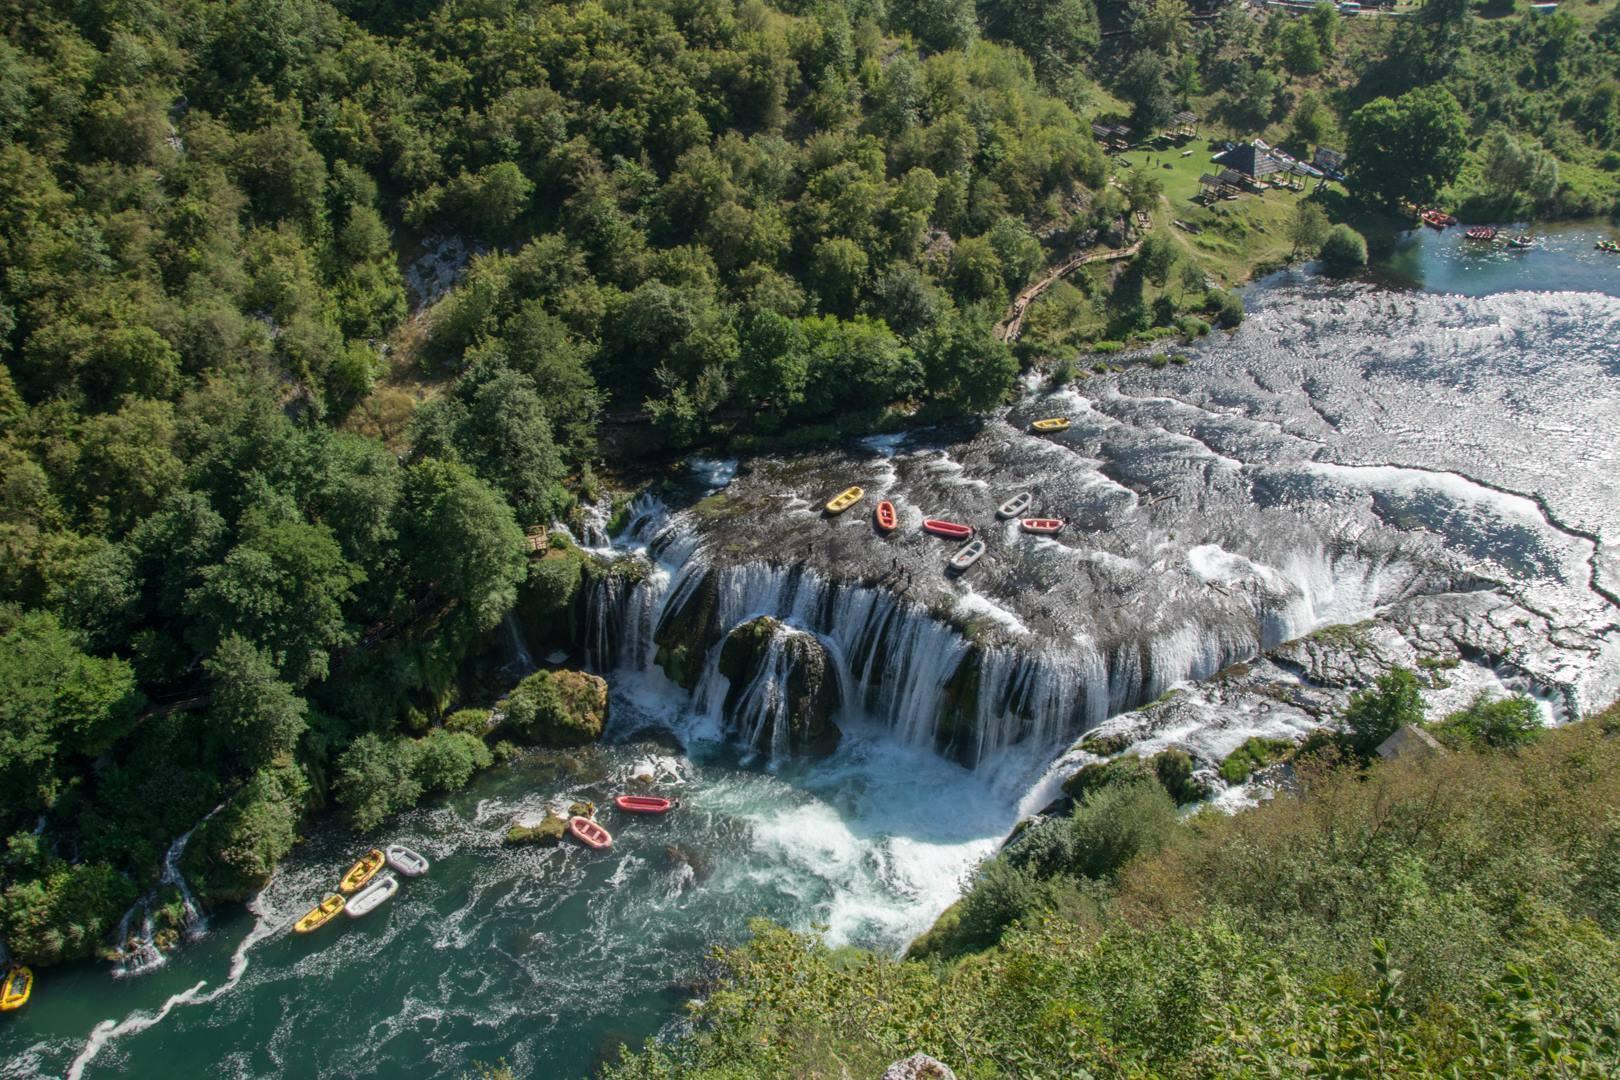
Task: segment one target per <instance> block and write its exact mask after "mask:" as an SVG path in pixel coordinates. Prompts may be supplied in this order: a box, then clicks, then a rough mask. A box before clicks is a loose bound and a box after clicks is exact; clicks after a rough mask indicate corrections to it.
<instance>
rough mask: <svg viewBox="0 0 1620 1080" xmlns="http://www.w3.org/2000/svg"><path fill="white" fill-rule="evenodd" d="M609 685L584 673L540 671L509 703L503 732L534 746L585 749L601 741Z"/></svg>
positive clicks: (525, 680) (517, 691)
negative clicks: (588, 745) (579, 747)
mask: <svg viewBox="0 0 1620 1080" xmlns="http://www.w3.org/2000/svg"><path fill="white" fill-rule="evenodd" d="M607 709H608V692H607V682H606V681H605V680H603V679H602V678H601V676H598V675H590V674H587V673H585V672H583V671H537V672H535V673H534V674H533V675H530V676H528V677H527V678H525V679H524V680H523V681H522V682H520V683H518V684H517V686H516V688H514V689H513V691H512V693H511V696H510V697H508V698H507V700H506V720H505V722H504V723H503V724H502V727H501V730H502V731H503V732H508V733H510V734H511V735H513V736H515V737H516V738H518V739H521V740H522V741H524V742H526V743H529V744H531V745H535V746H545V747H552V748H559V749H560V748H564V747H570V746H584V745H586V744H587V743H593V742H595V741H596V740H597V739H599V738H601V737H602V726H603V724H605V723H606V722H607Z"/></svg>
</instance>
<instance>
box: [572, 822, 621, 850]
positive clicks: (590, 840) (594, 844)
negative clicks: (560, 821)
mask: <svg viewBox="0 0 1620 1080" xmlns="http://www.w3.org/2000/svg"><path fill="white" fill-rule="evenodd" d="M568 831H569V832H571V833H573V834H574V839H575V840H578V841H579V842H580V843H582V844H584V845H585V846H586V847H588V848H595V849H596V850H597V851H606V850H607V849H608V848H610V847H612V846H613V834H612V833H610V832H608V831H607V830H606V829H604V828H602V826H600V825H598V824H597V823H596V822H594V821H592V820H591V819H590V818H588V817H580V816H579V815H578V814H575V815H574V816H573V817H571V818H569V819H568Z"/></svg>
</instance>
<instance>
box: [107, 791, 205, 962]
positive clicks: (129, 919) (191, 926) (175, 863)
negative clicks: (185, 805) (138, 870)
mask: <svg viewBox="0 0 1620 1080" xmlns="http://www.w3.org/2000/svg"><path fill="white" fill-rule="evenodd" d="M224 806H225V804H224V803H220V804H219V805H218V806H216V807H214V808H213V809H212V810H210V811H208V813H206V814H204V815H203V816H202V818H201V819H199V820H198V822H197V824H196V825H193V826H192V827H191V828H189V829H187V830H186V831H185V832H184V833H182V834H181V835H179V836H177V837H176V838H175V840H174V842H173V843H172V844H170V845H169V849H168V850H167V851H165V852H164V853H163V871H162V873H161V874H159V875H158V883H157V887H156V888H154V889H153V890H152V891H151V892H149V893H147V894H146V895H145V896H142V897H141V898H140V899H139V900H137V901H135V903H134V904H133V905H132V906H131V907H130V909H129V910H128V911H126V912H124V917H123V918H122V919H120V920H119V923H118V961H117V967H116V968H115V969H114V971H113V974H114V975H139V974H141V973H142V972H145V971H150V970H151V969H153V968H155V967H159V966H161V965H162V964H163V962H164V959H165V958H164V955H163V949H162V948H159V946H158V940H157V938H158V932H157V929H156V927H155V925H154V923H153V920H152V909H153V907H154V905H156V904H157V901H158V897H159V895H160V894H161V893H162V891H163V890H164V889H165V888H172V889H174V890H175V892H176V893H177V894H178V895H179V898H180V915H179V918H178V920H177V921H178V925H177V926H176V927H175V929H176V930H177V931H179V933H180V934H181V935H182V936H183V937H184V940H186V941H195V940H197V939H198V938H200V937H202V936H203V935H204V934H206V933H207V932H208V918H207V916H206V915H205V914H204V913H203V911H202V908H201V907H200V906H199V905H198V903H197V898H196V896H195V895H194V894H193V893H192V891H191V885H190V883H188V882H187V881H186V876H185V874H184V873H182V872H181V870H180V860H181V858H182V857H183V856H184V855H185V853H186V845H187V844H189V843H190V842H191V836H192V834H193V833H195V832H196V831H197V828H198V827H199V826H200V825H202V823H203V822H205V821H207V820H208V819H209V818H211V817H213V816H214V815H215V814H217V813H219V812H220V810H222V809H223V808H224ZM137 912H139V916H140V932H139V933H138V934H135V933H132V932H131V928H132V926H133V925H134V922H135V918H136V913H137Z"/></svg>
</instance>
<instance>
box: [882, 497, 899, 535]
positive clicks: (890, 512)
mask: <svg viewBox="0 0 1620 1080" xmlns="http://www.w3.org/2000/svg"><path fill="white" fill-rule="evenodd" d="M876 517H877V527H878V528H880V529H882V530H883V531H884V532H893V531H894V527H895V526H896V525H898V524H900V519H899V518H898V517H897V516H895V512H894V503H892V502H890V501H889V500H888V499H884V500H883V501H882V502H880V503H878V504H877V511H876Z"/></svg>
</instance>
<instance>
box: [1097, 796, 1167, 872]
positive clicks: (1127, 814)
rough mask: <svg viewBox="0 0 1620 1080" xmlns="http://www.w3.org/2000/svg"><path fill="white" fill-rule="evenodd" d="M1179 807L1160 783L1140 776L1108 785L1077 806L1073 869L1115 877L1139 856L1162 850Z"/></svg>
mask: <svg viewBox="0 0 1620 1080" xmlns="http://www.w3.org/2000/svg"><path fill="white" fill-rule="evenodd" d="M1177 823H1178V818H1177V816H1176V806H1175V803H1173V802H1172V801H1171V800H1170V796H1169V795H1168V794H1166V793H1165V790H1164V788H1162V787H1160V786H1159V785H1158V784H1155V783H1152V782H1148V781H1141V782H1135V783H1128V784H1121V785H1117V786H1112V787H1107V788H1104V789H1102V790H1100V791H1094V792H1092V793H1091V794H1089V795H1087V796H1086V797H1085V799H1084V800H1082V802H1081V803H1080V805H1079V806H1077V807H1075V811H1074V817H1073V818H1072V819H1071V822H1070V827H1071V828H1072V829H1073V830H1074V851H1075V862H1074V869H1075V870H1076V871H1077V872H1078V873H1080V874H1082V875H1084V876H1086V877H1090V878H1103V877H1112V876H1113V875H1114V874H1116V873H1118V872H1119V870H1120V869H1121V868H1123V867H1124V866H1125V864H1126V863H1128V862H1130V861H1131V860H1132V859H1134V858H1136V857H1137V856H1138V855H1144V854H1151V853H1153V852H1156V851H1159V850H1160V849H1161V848H1163V847H1164V846H1165V844H1167V843H1168V842H1169V840H1170V836H1171V834H1172V832H1173V831H1174V830H1175V829H1176V827H1177Z"/></svg>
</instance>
